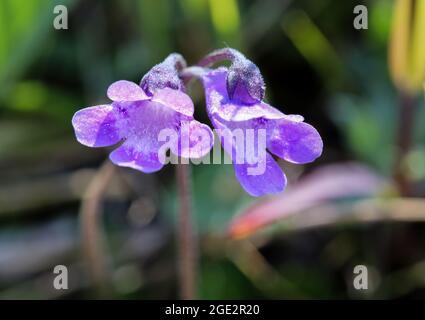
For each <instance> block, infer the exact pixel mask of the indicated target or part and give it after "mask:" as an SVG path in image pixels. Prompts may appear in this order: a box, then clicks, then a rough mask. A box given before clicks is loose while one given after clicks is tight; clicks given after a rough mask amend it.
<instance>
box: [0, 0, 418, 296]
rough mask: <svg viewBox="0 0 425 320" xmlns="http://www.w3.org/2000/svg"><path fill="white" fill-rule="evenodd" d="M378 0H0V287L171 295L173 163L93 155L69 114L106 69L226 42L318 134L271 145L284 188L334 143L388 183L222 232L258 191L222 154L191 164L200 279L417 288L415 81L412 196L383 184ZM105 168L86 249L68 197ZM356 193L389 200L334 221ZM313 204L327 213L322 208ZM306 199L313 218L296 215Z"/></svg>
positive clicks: (223, 291)
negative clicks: (284, 148)
mask: <svg viewBox="0 0 425 320" xmlns="http://www.w3.org/2000/svg"><path fill="white" fill-rule="evenodd" d="M419 1H421V0H419ZM58 4H63V5H65V6H66V7H67V8H68V14H69V17H68V29H67V30H55V29H54V28H53V19H54V18H55V16H56V15H55V14H54V13H53V8H54V7H55V6H56V5H58ZM358 4H365V5H366V6H367V8H368V16H369V24H368V27H369V28H368V29H367V30H356V29H355V28H354V27H353V20H354V18H355V14H354V13H353V8H354V7H355V6H356V5H358ZM393 4H394V2H393V1H391V0H373V1H372V0H371V1H359V0H355V1H354V0H346V1H336V0H321V1H312V0H310V1H307V0H297V1H294V0H292V1H291V0H249V1H241V0H239V1H237V0H181V1H177V0H176V1H172V0H171V1H167V0H140V1H138V0H137V1H136V0H119V1H118V0H104V1H100V0H93V1H81V0H80V1H78V0H61V1H50V0H31V1H26V0H0V181H1V184H0V299H10V298H17V299H53V298H58V299H72V298H97V297H112V298H123V299H124V298H132V299H133V298H136V299H152V298H176V297H177V286H176V282H177V272H176V262H175V258H176V241H175V240H174V239H175V212H176V209H177V200H176V195H175V187H174V168H173V167H172V166H170V165H169V166H167V167H166V168H165V169H163V170H162V171H161V172H160V173H157V174H151V175H147V174H143V173H140V172H136V171H132V170H130V169H123V168H115V169H110V168H108V167H107V168H106V169H105V168H104V167H102V164H103V163H105V160H106V159H107V155H108V151H110V150H111V149H109V150H107V149H105V148H102V149H89V148H86V147H84V146H82V145H80V144H79V143H78V142H77V141H76V140H75V138H74V135H73V130H72V126H71V117H72V115H73V114H74V112H75V111H77V110H79V109H81V108H83V107H86V106H91V105H96V104H101V103H105V102H106V101H107V98H106V89H107V87H108V85H109V84H110V83H112V82H114V81H116V80H120V79H126V80H131V81H134V82H137V83H138V82H139V81H140V79H141V78H142V76H143V75H144V74H145V73H146V72H147V71H148V70H149V69H150V68H151V67H152V66H153V65H154V64H156V63H159V62H161V61H162V60H163V59H164V58H165V57H166V56H167V55H168V54H169V53H171V52H179V53H181V54H182V55H183V56H184V57H185V58H186V60H187V62H188V64H194V63H196V62H197V61H198V60H199V59H201V58H202V57H203V56H204V55H206V54H207V53H209V52H210V51H212V50H214V49H217V48H222V47H225V46H230V47H233V48H236V49H238V50H240V51H241V52H243V53H244V54H245V55H246V56H247V57H248V58H249V59H250V60H252V61H254V62H255V63H256V64H257V65H258V67H259V68H260V70H261V71H262V74H263V76H264V78H265V81H266V84H267V92H266V95H267V100H268V101H269V102H270V103H271V104H272V105H273V106H276V107H277V108H279V109H281V110H282V111H283V112H285V113H296V114H302V115H303V116H304V117H305V119H306V121H307V122H309V123H310V124H312V125H313V126H315V127H316V128H317V130H318V131H319V132H320V134H321V135H322V138H323V140H324V144H325V148H324V152H323V155H322V157H321V158H319V159H318V160H317V161H316V162H315V163H313V164H309V165H305V166H294V165H290V164H288V163H284V162H281V163H280V164H281V165H282V167H283V169H284V170H285V172H286V174H287V176H288V179H289V181H290V185H289V187H288V192H290V190H291V188H296V186H297V185H298V184H297V183H298V181H302V179H303V177H304V176H306V175H307V176H308V174H309V173H314V172H317V170H320V169H321V168H324V167H327V166H329V164H335V163H345V162H347V161H350V162H353V163H358V164H361V165H362V166H364V167H367V168H368V169H367V170H368V171H367V172H368V174H370V176H373V177H379V179H380V180H382V181H385V182H386V183H385V185H386V186H385V187H383V188H379V189H374V188H372V189H373V190H371V191H370V192H363V193H362V192H360V193H361V194H360V195H357V194H355V195H353V196H351V195H350V194H348V195H345V196H344V197H343V199H340V197H337V198H338V199H337V200H335V199H334V198H335V197H333V196H332V194H331V195H330V196H329V198H331V200H329V199H327V200H326V201H321V203H320V207H319V206H317V207H316V206H313V207H312V208H309V212H305V210H297V209H293V213H296V215H293V216H294V217H295V219H292V220H291V221H289V220H287V219H286V218H285V217H284V218H282V219H279V223H272V224H271V225H270V226H269V227H268V228H259V229H258V230H255V232H253V234H252V235H250V236H249V237H244V238H240V239H233V238H231V237H230V236H229V235H228V232H227V230H228V227H229V224H230V223H231V221H232V219H233V218H234V217H235V216H236V215H237V214H239V213H240V212H241V211H242V210H244V209H245V208H247V207H248V206H249V205H251V204H252V203H254V202H255V201H258V199H254V198H252V197H250V196H249V195H247V194H245V193H244V192H243V190H242V188H241V187H240V186H239V184H238V183H237V181H236V179H235V177H234V174H233V168H232V166H231V165H198V166H192V169H193V175H194V181H193V184H194V194H193V202H194V214H195V216H196V230H197V233H198V235H199V240H200V245H199V252H200V256H199V261H200V270H199V292H200V297H201V298H207V299H226V298H234V299H244V298H272V299H288V298H314V299H318V298H360V299H363V298H425V232H424V231H425V225H424V222H423V220H425V204H424V203H423V202H422V201H423V200H422V199H423V196H424V195H425V115H424V108H423V107H424V106H423V94H421V95H418V97H417V114H416V117H415V121H416V123H415V128H416V129H415V131H414V142H413V144H412V148H411V151H410V152H409V154H408V155H406V159H405V162H404V166H405V170H406V172H408V176H409V179H410V180H411V182H412V184H413V185H414V192H413V196H415V198H414V200H415V202H414V206H413V209H412V207H410V205H411V201H412V199H413V198H408V199H407V200H406V199H404V200H405V201H404V200H403V199H402V198H399V197H398V195H397V191H395V188H394V187H393V185H392V182H391V181H392V178H391V177H392V170H393V164H394V154H395V151H394V149H395V142H394V141H395V140H396V137H395V135H396V132H397V125H398V118H399V95H398V93H397V90H396V88H395V86H394V85H393V84H392V82H391V80H390V75H389V68H388V58H387V57H388V39H389V35H390V30H391V21H392V20H391V19H392V10H393ZM424 32H425V31H424ZM190 93H191V96H192V97H193V99H194V102H195V104H196V112H195V114H196V117H197V118H198V120H200V121H202V122H205V123H209V121H208V118H207V116H206V112H205V108H204V100H203V95H202V90H201V86H200V85H199V83H195V84H194V85H193V86H192V87H191V88H190ZM99 168H104V169H103V170H104V171H102V169H99ZM331 168H332V167H331ZM344 168H345V167H344ZM105 170H113V172H112V173H111V172H109V171H108V172H107V173H108V174H110V175H111V177H110V181H109V183H108V184H107V187H106V189H105V190H102V191H101V192H99V195H101V196H102V198H103V199H101V200H99V202H100V203H102V204H103V205H102V207H101V208H99V210H98V211H99V212H98V214H99V221H101V223H99V226H98V227H99V230H100V231H99V230H98V231H99V232H100V233H101V234H100V235H98V236H100V242H101V243H102V244H103V248H100V249H99V251H100V252H98V253H97V254H99V258H98V259H96V257H95V258H94V259H92V263H93V260H94V264H95V265H94V266H93V265H92V266H90V259H87V257H86V255H85V254H84V252H85V250H87V249H85V248H86V247H87V246H89V244H88V243H86V240H87V239H86V238H85V237H84V234H83V232H82V231H81V228H80V226H81V219H80V216H79V214H80V213H81V212H83V211H84V210H85V209H84V205H83V206H81V203H82V199H87V192H88V191H87V190H88V188H89V189H90V187H89V186H90V185H91V184H92V182H93V179H94V178H96V177H97V178H99V176H102V175H103V174H105ZM344 170H347V172H348V173H349V172H350V168H348V169H344ZM330 171H332V170H330ZM99 172H100V174H99ZM346 179H351V176H350V175H347V178H346ZM354 180H355V179H354ZM328 181H331V184H332V181H333V180H332V176H331V178H330V179H329V180H328ZM361 183H366V182H364V181H360V187H359V188H360V189H361V188H362V187H361V186H362V185H361ZM366 184H367V183H366ZM298 188H299V189H300V190H301V191H300V192H301V194H303V195H304V194H306V193H303V191H302V188H303V186H302V185H301V184H300V186H299V187H298ZM365 188H367V187H365ZM312 189H313V190H314V189H315V188H312ZM317 189H320V183H319V184H318V187H317ZM309 190H311V188H310V189H309ZM331 193H332V192H331ZM308 196H311V197H312V198H314V197H315V195H314V192H313V194H311V192H310V193H309V195H306V197H308ZM365 198H366V199H370V198H373V199H376V198H379V199H380V201H381V202H384V203H390V202H391V201H393V200H394V199H398V200H400V203H399V202H397V207H396V208H395V209H394V208H393V207H391V209H390V210H389V211H390V212H391V214H392V215H391V216H388V217H387V216H385V215H383V216H382V217H381V216H380V218H379V219H376V221H372V222H371V223H365V222H368V221H369V220H373V219H367V217H366V218H364V217H363V216H362V214H363V211H362V210H361V209H359V210H360V213H359V215H360V218H353V219H352V220H350V221H349V223H346V222H347V221H341V219H340V216H342V215H344V214H348V215H350V212H351V211H352V208H353V207H355V205H356V204H358V203H359V202H361V201H364V200H365ZM89 200H90V199H89ZM402 200H403V201H402ZM266 201H267V200H266ZM297 201H301V202H302V201H303V198H302V197H301V198H300V199H298V200H297ZM306 201H307V200H306ZM323 202H325V203H323ZM362 203H363V202H362ZM391 203H392V202H391ZM356 208H357V207H356ZM278 209H279V208H278ZM356 210H357V209H356ZM359 210H357V211H359ZM412 210H413V211H412ZM357 211H356V212H357ZM365 211H367V210H365ZM378 211H379V210H378ZM329 212H337V214H336V215H335V216H334V218H332V219H331V220H329V221H328V220H326V221H324V222H323V221H321V220H320V219H327V217H328V215H327V213H329ZM347 212H348V213H347ZM403 212H408V213H407V216H406V217H404V216H403V214H404V213H403ZM379 213H380V211H379ZM307 214H308V217H311V219H310V218H309V219H304V220H303V219H302V217H303V215H307ZM365 214H366V213H365ZM412 215H413V216H414V217H413V218H412V217H411V216H412ZM351 216H352V215H350V217H351ZM354 216H355V217H357V213H356V214H355V215H354ZM296 217H300V219H298V220H297V218H296ZM422 217H423V218H422ZM312 221H313V222H312ZM310 224H311V225H310ZM88 250H90V249H88ZM59 264H62V265H66V266H67V267H68V270H69V289H68V290H62V291H61V290H55V289H54V288H53V286H52V281H53V278H54V276H55V275H54V274H53V268H54V266H55V265H59ZM96 264H97V265H96ZM358 264H364V265H367V266H369V289H368V290H365V291H356V290H354V289H353V286H352V277H353V268H354V266H355V265H358ZM90 270H94V271H93V272H90Z"/></svg>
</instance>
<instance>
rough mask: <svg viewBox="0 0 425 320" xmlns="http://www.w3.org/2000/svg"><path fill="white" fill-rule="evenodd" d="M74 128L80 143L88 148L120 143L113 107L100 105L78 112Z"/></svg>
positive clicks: (74, 120)
mask: <svg viewBox="0 0 425 320" xmlns="http://www.w3.org/2000/svg"><path fill="white" fill-rule="evenodd" d="M72 126H73V127H74V130H75V136H76V137H77V140H78V142H80V143H81V144H84V145H86V146H88V147H106V146H110V145H113V144H116V143H118V142H119V141H120V135H119V130H118V128H117V126H116V117H115V114H114V112H113V108H112V106H111V105H98V106H93V107H88V108H84V109H81V110H79V111H77V112H76V113H75V114H74V116H73V118H72Z"/></svg>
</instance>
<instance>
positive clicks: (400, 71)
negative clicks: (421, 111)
mask: <svg viewBox="0 0 425 320" xmlns="http://www.w3.org/2000/svg"><path fill="white" fill-rule="evenodd" d="M424 35H425V1H422V0H418V1H413V0H396V2H395V4H394V12H393V25H392V32H391V39H390V44H389V68H390V73H391V76H392V78H393V81H394V84H395V85H396V86H397V87H398V89H399V90H402V91H405V92H408V93H410V94H412V95H415V94H417V93H418V92H419V91H420V89H421V88H422V83H423V81H424V80H425V39H424Z"/></svg>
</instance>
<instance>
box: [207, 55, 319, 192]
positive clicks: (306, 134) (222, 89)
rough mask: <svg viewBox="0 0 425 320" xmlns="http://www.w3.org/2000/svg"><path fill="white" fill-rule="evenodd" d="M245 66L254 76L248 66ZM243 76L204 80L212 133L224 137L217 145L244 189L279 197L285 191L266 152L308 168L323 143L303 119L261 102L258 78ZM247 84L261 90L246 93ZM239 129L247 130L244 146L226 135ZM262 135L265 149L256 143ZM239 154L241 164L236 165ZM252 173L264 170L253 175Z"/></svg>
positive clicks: (217, 74) (223, 73) (220, 73)
mask: <svg viewBox="0 0 425 320" xmlns="http://www.w3.org/2000/svg"><path fill="white" fill-rule="evenodd" d="M248 62H249V63H248ZM240 65H241V64H239V65H238V67H240ZM245 65H247V66H248V67H249V68H250V69H251V70H254V71H255V70H258V68H256V66H255V65H253V64H252V63H250V61H249V60H246V61H245ZM253 66H254V67H253ZM255 73H256V74H257V76H260V77H261V75H260V74H259V72H250V74H251V75H252V74H255ZM229 74H230V75H231V78H230V79H229ZM244 74H246V71H243V72H238V70H236V71H235V68H232V67H231V68H230V69H227V68H224V67H221V68H218V69H215V70H210V71H208V72H206V73H205V74H204V75H203V77H202V80H203V84H204V88H205V96H206V103H207V111H208V115H209V117H210V119H211V122H212V124H213V125H214V127H215V128H216V129H220V130H224V132H227V133H226V134H222V135H220V138H221V143H222V145H223V148H224V149H225V150H226V152H227V153H228V154H229V155H231V158H232V162H233V164H234V168H235V174H236V178H237V179H238V180H239V182H240V184H241V185H242V187H243V188H244V189H245V190H246V191H247V192H248V193H249V194H251V195H253V196H262V195H265V194H269V193H277V192H280V191H282V190H283V189H284V188H285V186H286V177H285V174H284V173H283V172H282V170H281V169H280V167H279V166H278V164H277V163H276V161H275V160H274V159H273V157H272V156H271V155H270V153H269V152H271V153H273V154H274V155H276V156H278V157H280V158H282V159H284V160H286V161H288V162H292V163H297V164H302V163H308V162H311V161H313V160H315V159H316V158H317V157H319V156H320V155H321V153H322V148H323V142H322V139H321V137H320V135H319V133H318V132H317V131H316V129H314V128H313V127H312V126H311V125H309V124H307V123H305V122H303V120H304V118H303V117H302V116H299V115H285V114H283V113H282V112H280V111H279V110H277V109H275V108H273V107H272V106H270V105H268V104H267V103H265V102H263V101H262V99H261V98H262V96H263V93H264V87H263V81H262V78H260V79H258V78H257V79H252V80H251V81H250V79H246V78H245V79H244ZM238 77H239V78H240V79H238ZM250 82H251V83H257V84H258V85H260V86H261V88H259V89H258V90H255V88H254V87H251V88H250V87H246V85H245V84H244V83H250ZM229 84H230V85H229ZM229 91H230V92H231V94H229ZM250 92H253V93H254V94H250ZM259 97H261V98H259ZM237 129H239V130H243V131H244V132H248V131H249V130H248V129H251V131H253V135H251V139H249V140H250V141H249V140H247V139H246V138H247V137H249V135H248V134H246V135H245V141H244V142H242V143H240V142H237V139H235V136H234V135H232V134H229V132H230V133H231V132H235V130H237ZM261 133H264V135H265V136H264V138H265V139H264V143H261V139H259V136H260V134H261ZM250 143H253V144H254V145H253V146H252V147H251V149H249V148H248V146H249V144H250ZM249 150H251V151H249ZM267 150H268V151H269V152H267ZM240 154H242V155H243V159H242V160H243V161H236V160H237V159H238V155H240ZM255 160H257V163H256V162H255ZM255 167H262V168H263V170H262V171H260V172H258V171H257V172H255V170H253V169H254V168H255Z"/></svg>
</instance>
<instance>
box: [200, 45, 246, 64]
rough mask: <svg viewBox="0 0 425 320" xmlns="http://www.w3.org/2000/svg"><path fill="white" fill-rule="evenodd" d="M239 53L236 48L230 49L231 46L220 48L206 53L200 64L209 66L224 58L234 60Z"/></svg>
mask: <svg viewBox="0 0 425 320" xmlns="http://www.w3.org/2000/svg"><path fill="white" fill-rule="evenodd" d="M239 54H240V53H239ZM237 55H238V52H237V51H236V50H234V49H230V48H223V49H218V50H215V51H213V52H211V53H210V54H208V55H206V56H205V57H203V58H202V59H201V60H200V61H199V62H198V66H200V67H209V66H211V65H213V64H214V63H216V62H219V61H223V60H231V61H233V60H234V59H235V57H236V56H237Z"/></svg>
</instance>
